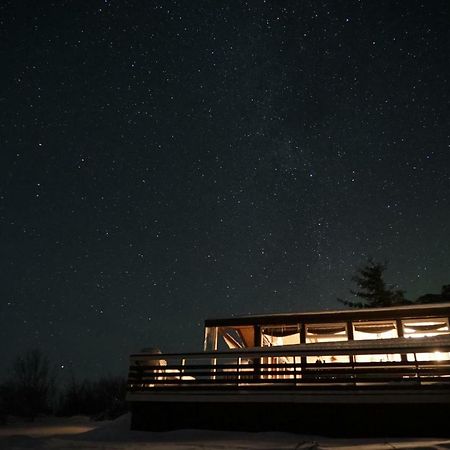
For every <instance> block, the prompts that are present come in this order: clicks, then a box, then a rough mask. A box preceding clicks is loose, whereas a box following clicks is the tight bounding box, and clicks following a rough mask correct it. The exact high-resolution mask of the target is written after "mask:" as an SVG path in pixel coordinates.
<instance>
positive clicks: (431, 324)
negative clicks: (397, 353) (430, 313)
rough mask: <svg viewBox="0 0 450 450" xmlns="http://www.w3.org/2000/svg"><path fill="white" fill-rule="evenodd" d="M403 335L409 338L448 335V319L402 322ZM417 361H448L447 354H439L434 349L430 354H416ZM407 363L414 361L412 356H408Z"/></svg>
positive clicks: (449, 356)
mask: <svg viewBox="0 0 450 450" xmlns="http://www.w3.org/2000/svg"><path fill="white" fill-rule="evenodd" d="M402 325H403V335H404V336H405V337H410V338H421V337H432V336H440V335H443V334H448V333H449V326H448V319H447V318H446V317H442V318H432V319H408V320H402ZM416 358H417V360H418V361H443V360H449V359H450V353H449V352H441V351H439V349H436V350H435V351H434V352H430V353H417V355H416ZM408 361H414V354H412V353H409V354H408Z"/></svg>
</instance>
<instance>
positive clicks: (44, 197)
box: [0, 0, 450, 377]
mask: <svg viewBox="0 0 450 450" xmlns="http://www.w3.org/2000/svg"><path fill="white" fill-rule="evenodd" d="M449 17H450V4H449V3H448V2H447V1H445V2H444V1H433V2H426V3H422V2H419V1H408V2H401V1H380V2H376V3H372V2H360V1H348V2H333V3H330V2H324V1H320V2H312V1H307V2H301V4H299V2H297V1H286V2H278V1H272V2H265V1H246V2H242V3H236V4H228V3H224V4H220V5H216V4H214V3H213V2H207V1H204V0H201V1H198V2H195V3H194V4H193V3H192V2H186V1H170V0H169V1H164V2H162V1H157V0H155V1H151V2H147V3H145V4H138V3H134V2H114V1H108V0H105V1H101V2H100V1H94V2H89V4H85V5H83V7H82V6H81V5H80V4H78V3H76V2H73V1H70V0H69V1H65V2H59V3H52V2H48V1H42V2H37V3H34V4H29V5H27V8H25V7H23V6H21V5H20V4H18V3H16V2H12V1H6V2H3V3H2V4H1V5H0V20H1V24H2V27H1V30H2V37H3V39H2V42H3V46H2V50H1V52H2V61H4V64H3V70H2V73H1V74H0V77H1V80H2V87H3V90H2V94H1V95H0V100H1V105H2V111H1V121H0V126H1V133H0V139H1V143H2V151H1V153H0V155H1V163H0V168H1V176H0V231H1V234H0V236H1V246H2V258H1V271H0V273H1V283H0V285H1V287H2V289H1V293H2V295H1V299H2V300H1V302H0V338H1V340H2V342H5V343H7V345H6V346H4V347H3V351H2V360H3V361H4V364H3V365H2V367H3V368H4V369H3V370H6V369H7V368H8V362H9V361H12V359H13V358H14V357H15V356H16V355H18V354H20V353H21V352H23V351H25V350H27V349H30V348H36V347H38V348H40V349H42V351H43V352H45V353H46V354H48V356H49V358H50V359H51V361H54V362H55V363H56V364H57V366H58V367H59V371H60V374H61V376H62V377H66V376H67V375H66V374H67V373H71V372H73V373H74V374H75V375H76V376H79V377H85V376H92V377H97V376H100V375H102V374H108V373H111V374H124V375H125V374H126V371H127V359H128V354H129V353H131V352H134V351H137V350H139V349H141V348H144V347H159V348H161V350H162V351H190V350H191V351H196V350H200V349H201V348H202V341H203V333H202V331H203V330H202V329H203V321H204V320H205V319H207V318H210V317H227V316H232V315H242V314H248V313H254V314H265V313H276V312H289V311H315V310H321V309H327V308H332V309H339V308H341V307H342V305H340V304H339V303H338V302H337V300H336V298H337V297H348V291H349V289H350V288H351V287H352V281H351V277H352V276H353V274H354V273H355V270H356V269H357V268H358V267H360V266H362V265H364V264H365V263H366V261H367V259H368V257H373V258H374V259H375V260H378V261H384V260H386V259H387V260H388V261H389V263H388V269H387V271H386V280H387V282H388V283H392V284H395V285H398V287H399V288H400V289H404V290H406V296H407V298H411V299H415V298H417V297H418V296H420V295H423V294H426V293H436V294H438V293H439V292H440V290H441V287H442V286H443V285H444V284H448V283H449V282H450V279H449V267H450V256H449V255H450V240H449V238H448V236H449V235H450V226H449V224H450V172H449V169H448V168H449V167H450V135H449V128H448V125H449V123H450V115H449V107H448V105H449V100H450V98H449V92H450V89H449V65H450V63H449V58H448V43H449V38H450V28H449V26H448V19H449ZM5 347H6V348H5ZM0 375H2V374H0Z"/></svg>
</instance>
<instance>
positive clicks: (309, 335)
mask: <svg viewBox="0 0 450 450" xmlns="http://www.w3.org/2000/svg"><path fill="white" fill-rule="evenodd" d="M305 332H306V343H307V344H318V343H321V342H343V341H348V332H347V325H346V324H345V323H328V324H327V323H321V324H306V325H305ZM349 360H350V358H349V356H346V355H336V356H321V357H318V356H308V357H307V358H306V361H307V362H308V363H317V364H321V363H340V362H349Z"/></svg>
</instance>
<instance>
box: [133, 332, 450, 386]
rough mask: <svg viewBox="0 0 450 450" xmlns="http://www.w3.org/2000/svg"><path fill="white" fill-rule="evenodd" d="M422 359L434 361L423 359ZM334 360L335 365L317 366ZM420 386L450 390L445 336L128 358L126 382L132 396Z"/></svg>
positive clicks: (448, 344)
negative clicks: (134, 394) (426, 357)
mask: <svg viewBox="0 0 450 450" xmlns="http://www.w3.org/2000/svg"><path fill="white" fill-rule="evenodd" d="M368 355H370V359H371V361H370V362H361V357H363V358H362V359H364V357H367V356H368ZM377 355H378V356H379V359H380V360H379V361H376V359H377ZM424 355H431V356H433V355H438V356H436V358H433V357H432V358H430V359H428V360H423V359H424ZM439 358H442V360H439ZM333 359H334V360H335V361H338V362H326V363H320V362H319V361H320V360H327V361H331V360H333ZM312 361H317V362H312ZM424 385H427V386H428V387H431V388H432V387H433V386H440V387H442V386H447V387H449V388H450V336H439V337H433V338H417V339H406V338H399V339H386V340H384V341H383V342H380V341H359V342H344V343H325V344H303V345H297V346H284V347H268V348H255V349H240V350H239V351H235V350H230V351H223V352H202V353H186V354H157V355H155V354H145V353H140V354H135V355H131V357H130V370H129V377H128V390H129V392H134V393H136V392H167V391H170V392H175V391H192V390H199V389H201V390H207V389H220V390H239V389H245V390H248V389H287V388H288V389H302V388H308V389H322V388H330V387H333V389H339V388H345V389H348V388H358V389H359V388H373V389H376V388H379V387H382V388H388V387H395V388H402V387H414V386H424Z"/></svg>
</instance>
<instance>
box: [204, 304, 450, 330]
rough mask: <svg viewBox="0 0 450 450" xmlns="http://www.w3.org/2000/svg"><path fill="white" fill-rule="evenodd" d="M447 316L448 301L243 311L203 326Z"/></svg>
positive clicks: (449, 310)
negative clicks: (288, 311) (266, 312)
mask: <svg viewBox="0 0 450 450" xmlns="http://www.w3.org/2000/svg"><path fill="white" fill-rule="evenodd" d="M437 316H444V317H448V316H450V302H448V303H430V304H422V305H404V306H390V307H385V308H362V309H340V310H324V311H315V312H295V313H277V314H263V315H246V316H236V317H228V318H219V319H206V320H205V327H213V326H239V325H240V326H244V325H289V324H296V323H305V322H308V323H326V322H345V321H349V320H352V321H364V320H377V319H379V320H384V319H408V318H414V317H437Z"/></svg>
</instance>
